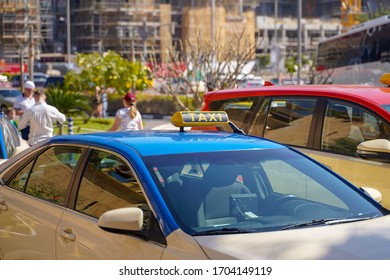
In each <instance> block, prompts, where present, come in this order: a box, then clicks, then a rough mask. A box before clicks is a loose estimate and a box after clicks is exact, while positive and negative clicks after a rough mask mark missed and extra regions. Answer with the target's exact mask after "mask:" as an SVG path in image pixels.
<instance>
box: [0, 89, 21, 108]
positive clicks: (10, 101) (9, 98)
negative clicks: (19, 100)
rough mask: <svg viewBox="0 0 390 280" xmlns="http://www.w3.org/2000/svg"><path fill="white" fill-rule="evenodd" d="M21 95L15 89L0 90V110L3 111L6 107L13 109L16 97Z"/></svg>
mask: <svg viewBox="0 0 390 280" xmlns="http://www.w3.org/2000/svg"><path fill="white" fill-rule="evenodd" d="M19 95H22V92H21V91H20V90H18V89H16V88H9V87H4V88H0V108H1V110H5V109H6V108H8V107H13V105H14V102H15V99H16V97H18V96H19Z"/></svg>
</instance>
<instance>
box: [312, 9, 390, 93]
mask: <svg viewBox="0 0 390 280" xmlns="http://www.w3.org/2000/svg"><path fill="white" fill-rule="evenodd" d="M316 65H317V71H318V72H317V83H333V84H368V85H380V84H381V83H380V82H379V78H380V77H381V76H382V75H383V74H384V73H387V72H390V15H387V16H383V17H380V18H377V19H374V20H370V21H367V22H365V23H362V24H359V25H357V26H355V27H353V28H352V29H351V30H349V31H348V32H345V33H342V34H340V35H336V36H333V37H330V38H328V39H326V40H325V41H322V42H320V43H319V45H318V49H317V63H316Z"/></svg>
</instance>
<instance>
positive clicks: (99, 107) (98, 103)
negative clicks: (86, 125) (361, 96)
mask: <svg viewBox="0 0 390 280" xmlns="http://www.w3.org/2000/svg"><path fill="white" fill-rule="evenodd" d="M100 91H101V88H100V87H99V86H96V87H95V99H94V100H93V101H92V103H93V105H94V106H95V109H94V110H93V112H92V115H93V116H94V117H95V118H101V117H103V101H102V96H101V94H100Z"/></svg>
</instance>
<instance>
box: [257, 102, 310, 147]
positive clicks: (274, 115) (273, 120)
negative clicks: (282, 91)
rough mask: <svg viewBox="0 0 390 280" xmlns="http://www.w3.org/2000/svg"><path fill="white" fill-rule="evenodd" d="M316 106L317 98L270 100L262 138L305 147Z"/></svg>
mask: <svg viewBox="0 0 390 280" xmlns="http://www.w3.org/2000/svg"><path fill="white" fill-rule="evenodd" d="M316 104H317V98H306V97H300V98H283V97H282V98H272V101H271V103H270V106H269V107H268V114H267V118H266V127H265V131H264V137H265V138H268V139H271V140H274V141H278V142H281V143H284V144H288V145H295V146H302V147H306V146H307V145H308V138H309V132H310V126H311V121H312V119H313V114H314V110H315V107H316Z"/></svg>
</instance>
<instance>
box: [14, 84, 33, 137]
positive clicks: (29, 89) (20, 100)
mask: <svg viewBox="0 0 390 280" xmlns="http://www.w3.org/2000/svg"><path fill="white" fill-rule="evenodd" d="M34 89H35V84H34V82H33V81H27V82H26V83H25V84H24V91H23V94H22V95H19V96H18V97H16V99H15V102H14V109H15V113H16V115H17V116H19V117H21V116H22V115H23V113H24V112H25V111H26V110H27V109H29V108H31V107H32V106H33V105H34V104H35V99H34ZM20 132H21V134H22V138H23V139H24V140H28V134H29V132H30V128H29V127H28V126H27V127H25V128H24V129H21V130H20Z"/></svg>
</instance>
